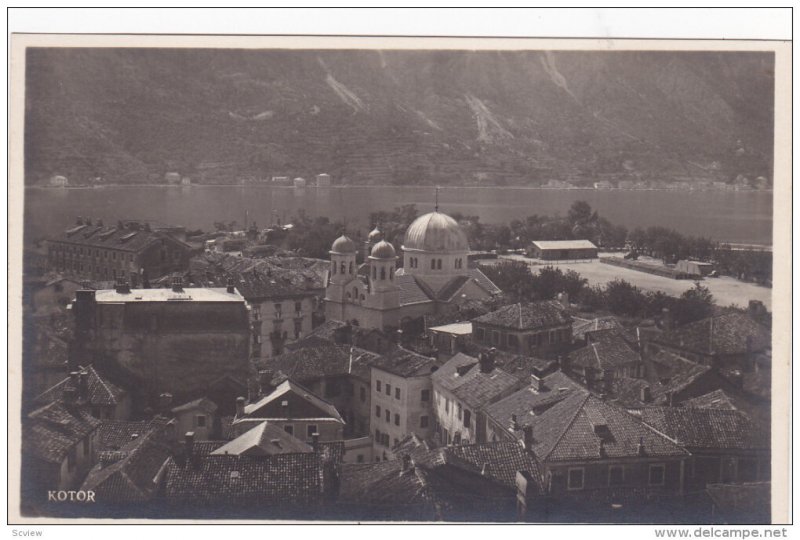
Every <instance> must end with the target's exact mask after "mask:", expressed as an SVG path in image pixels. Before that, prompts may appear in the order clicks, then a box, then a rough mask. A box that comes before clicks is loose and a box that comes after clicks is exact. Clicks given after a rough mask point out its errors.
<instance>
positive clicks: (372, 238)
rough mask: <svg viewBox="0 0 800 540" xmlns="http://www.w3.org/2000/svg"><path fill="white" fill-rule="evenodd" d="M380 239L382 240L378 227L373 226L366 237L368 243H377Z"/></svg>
mask: <svg viewBox="0 0 800 540" xmlns="http://www.w3.org/2000/svg"><path fill="white" fill-rule="evenodd" d="M381 238H383V233H382V232H381V231H380V229H378V226H377V225H375V228H374V229H372V232H370V233H369V235H368V236H367V240H368V241H369V242H377V241H378V240H380V239H381Z"/></svg>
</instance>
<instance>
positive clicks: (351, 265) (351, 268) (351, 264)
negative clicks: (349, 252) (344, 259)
mask: <svg viewBox="0 0 800 540" xmlns="http://www.w3.org/2000/svg"><path fill="white" fill-rule="evenodd" d="M350 273H351V274H352V273H353V262H352V261H350Z"/></svg>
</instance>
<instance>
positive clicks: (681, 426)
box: [642, 407, 770, 450]
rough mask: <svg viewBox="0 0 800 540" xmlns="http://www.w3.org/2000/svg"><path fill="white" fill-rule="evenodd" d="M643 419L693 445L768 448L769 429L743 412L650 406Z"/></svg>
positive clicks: (684, 442) (715, 447) (680, 441)
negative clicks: (754, 421)
mask: <svg viewBox="0 0 800 540" xmlns="http://www.w3.org/2000/svg"><path fill="white" fill-rule="evenodd" d="M642 420H643V421H644V422H646V423H647V424H649V425H651V426H653V428H655V429H657V430H658V431H660V432H661V433H664V434H666V435H667V436H669V437H671V438H673V439H675V440H677V441H678V442H679V443H680V444H682V445H685V446H687V447H690V448H711V449H738V450H752V449H767V448H769V446H770V439H769V436H767V432H766V431H765V430H764V429H763V428H762V427H761V426H758V425H756V424H754V423H753V422H752V421H751V420H750V419H749V418H748V417H747V416H746V415H745V414H744V413H742V412H740V411H731V410H722V409H695V408H691V407H647V408H644V409H642Z"/></svg>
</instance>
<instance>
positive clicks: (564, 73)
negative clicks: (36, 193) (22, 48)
mask: <svg viewBox="0 0 800 540" xmlns="http://www.w3.org/2000/svg"><path fill="white" fill-rule="evenodd" d="M772 69H773V60H772V56H771V55H767V54H761V53H667V52H614V53H604V52H592V53H586V52H559V51H555V52H550V51H548V52H543V51H522V52H492V51H488V52H469V51H425V52H423V51H250V50H248V51H241V50H240V51H230V50H178V49H170V50H152V49H139V50H135V49H60V50H57V49H32V50H29V51H28V69H27V96H26V133H25V143H26V144H25V148H26V154H25V164H26V182H28V183H34V182H38V181H41V180H43V179H46V178H48V177H50V176H52V175H54V174H62V175H65V176H67V177H69V178H70V180H71V181H77V182H83V181H86V179H88V178H93V177H98V176H99V177H103V178H104V179H105V180H106V181H108V182H119V183H142V182H152V181H161V179H162V178H163V176H164V173H165V172H169V171H177V172H180V173H181V174H184V175H188V176H190V177H192V179H193V180H194V181H200V182H221V183H233V182H235V181H237V179H239V178H247V177H253V178H264V177H269V176H273V175H291V176H297V175H302V176H309V175H313V174H314V173H317V172H323V171H324V172H328V173H330V174H332V175H333V176H334V177H335V178H337V179H340V180H344V181H347V182H353V183H375V184H379V183H402V184H407V183H420V184H431V183H441V184H446V183H452V184H472V183H488V184H495V183H497V184H502V183H514V184H522V185H538V184H541V183H543V182H546V181H547V180H549V179H571V180H573V181H576V182H579V183H580V182H581V181H583V182H589V181H594V180H596V179H597V178H598V176H599V175H609V176H610V177H612V178H617V177H619V178H622V177H634V178H645V179H646V178H671V177H674V176H686V177H689V178H690V179H691V178H692V177H696V176H708V175H711V176H713V177H714V178H715V179H732V178H735V177H736V176H737V175H739V174H745V175H750V176H755V175H764V176H767V177H771V156H772V123H773V122H772V114H773V102H772V100H773V81H772ZM707 171H712V172H707Z"/></svg>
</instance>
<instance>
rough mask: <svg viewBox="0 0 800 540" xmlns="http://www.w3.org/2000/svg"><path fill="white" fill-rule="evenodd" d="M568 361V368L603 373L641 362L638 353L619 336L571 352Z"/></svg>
mask: <svg viewBox="0 0 800 540" xmlns="http://www.w3.org/2000/svg"><path fill="white" fill-rule="evenodd" d="M569 359H570V360H569V361H570V367H580V368H584V369H586V368H595V369H599V370H603V371H605V370H614V369H617V368H619V367H622V366H626V365H629V364H633V363H638V362H641V357H640V356H639V353H638V352H637V351H636V350H634V349H633V348H632V347H631V346H630V345H628V343H627V342H626V341H625V340H624V339H622V337H619V336H617V337H615V338H612V339H604V340H601V341H598V342H596V343H589V344H588V345H587V346H586V347H583V348H581V349H578V350H575V351H572V352H571V353H570V354H569Z"/></svg>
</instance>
